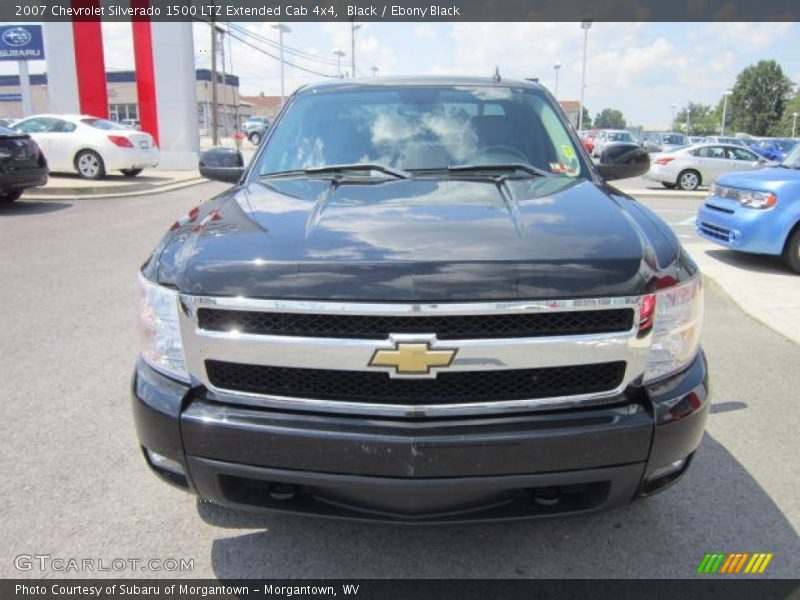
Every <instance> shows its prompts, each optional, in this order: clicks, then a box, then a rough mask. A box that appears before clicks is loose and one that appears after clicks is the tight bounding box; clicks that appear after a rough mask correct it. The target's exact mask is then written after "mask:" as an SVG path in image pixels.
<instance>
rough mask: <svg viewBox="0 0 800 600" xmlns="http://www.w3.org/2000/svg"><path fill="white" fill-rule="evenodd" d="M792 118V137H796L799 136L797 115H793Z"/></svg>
mask: <svg viewBox="0 0 800 600" xmlns="http://www.w3.org/2000/svg"><path fill="white" fill-rule="evenodd" d="M792 117H793V118H794V121H792V137H796V135H797V113H796V112H795V113H792Z"/></svg>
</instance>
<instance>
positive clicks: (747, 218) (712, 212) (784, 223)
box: [697, 144, 800, 273]
mask: <svg viewBox="0 0 800 600" xmlns="http://www.w3.org/2000/svg"><path fill="white" fill-rule="evenodd" d="M697 233H698V234H699V235H700V236H701V237H704V238H705V239H707V240H710V241H712V242H715V243H717V244H720V245H721V246H725V247H726V248H730V249H732V250H739V251H741V252H752V253H755V254H773V255H777V256H782V257H783V260H784V262H785V263H786V265H787V266H788V267H789V268H790V269H792V270H793V271H795V272H797V273H800V144H796V145H795V147H794V148H793V149H792V151H791V152H790V153H789V156H787V157H786V158H785V159H784V160H783V162H781V163H780V164H779V165H778V166H777V167H773V168H767V169H759V170H756V171H740V172H738V173H728V174H725V175H721V176H720V177H719V178H718V179H717V181H716V183H715V184H714V185H713V186H712V187H711V195H710V196H709V197H708V198H706V200H705V202H703V204H702V206H700V210H699V211H698V213H697Z"/></svg>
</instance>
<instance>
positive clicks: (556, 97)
mask: <svg viewBox="0 0 800 600" xmlns="http://www.w3.org/2000/svg"><path fill="white" fill-rule="evenodd" d="M553 69H554V70H555V72H556V85H555V87H554V88H553V96H555V99H556V100H558V72H559V71H560V70H561V63H556V64H554V65H553Z"/></svg>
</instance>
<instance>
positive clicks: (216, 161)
mask: <svg viewBox="0 0 800 600" xmlns="http://www.w3.org/2000/svg"><path fill="white" fill-rule="evenodd" d="M198 168H199V169H200V175H202V176H203V177H206V178H207V179H213V180H215V181H222V182H225V183H236V182H238V181H239V179H241V177H242V173H244V158H243V157H242V153H241V152H238V151H237V150H235V149H233V148H224V147H222V146H219V147H216V148H211V149H210V150H206V151H205V152H202V153H201V154H200V163H199V165H198Z"/></svg>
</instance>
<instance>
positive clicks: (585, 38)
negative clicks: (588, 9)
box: [578, 19, 592, 131]
mask: <svg viewBox="0 0 800 600" xmlns="http://www.w3.org/2000/svg"><path fill="white" fill-rule="evenodd" d="M591 28H592V21H591V19H585V20H583V21H581V29H583V69H582V72H581V110H580V112H579V113H578V130H579V131H580V130H582V129H583V111H584V107H583V98H584V92H585V91H586V47H587V46H588V44H589V30H590V29H591Z"/></svg>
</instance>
